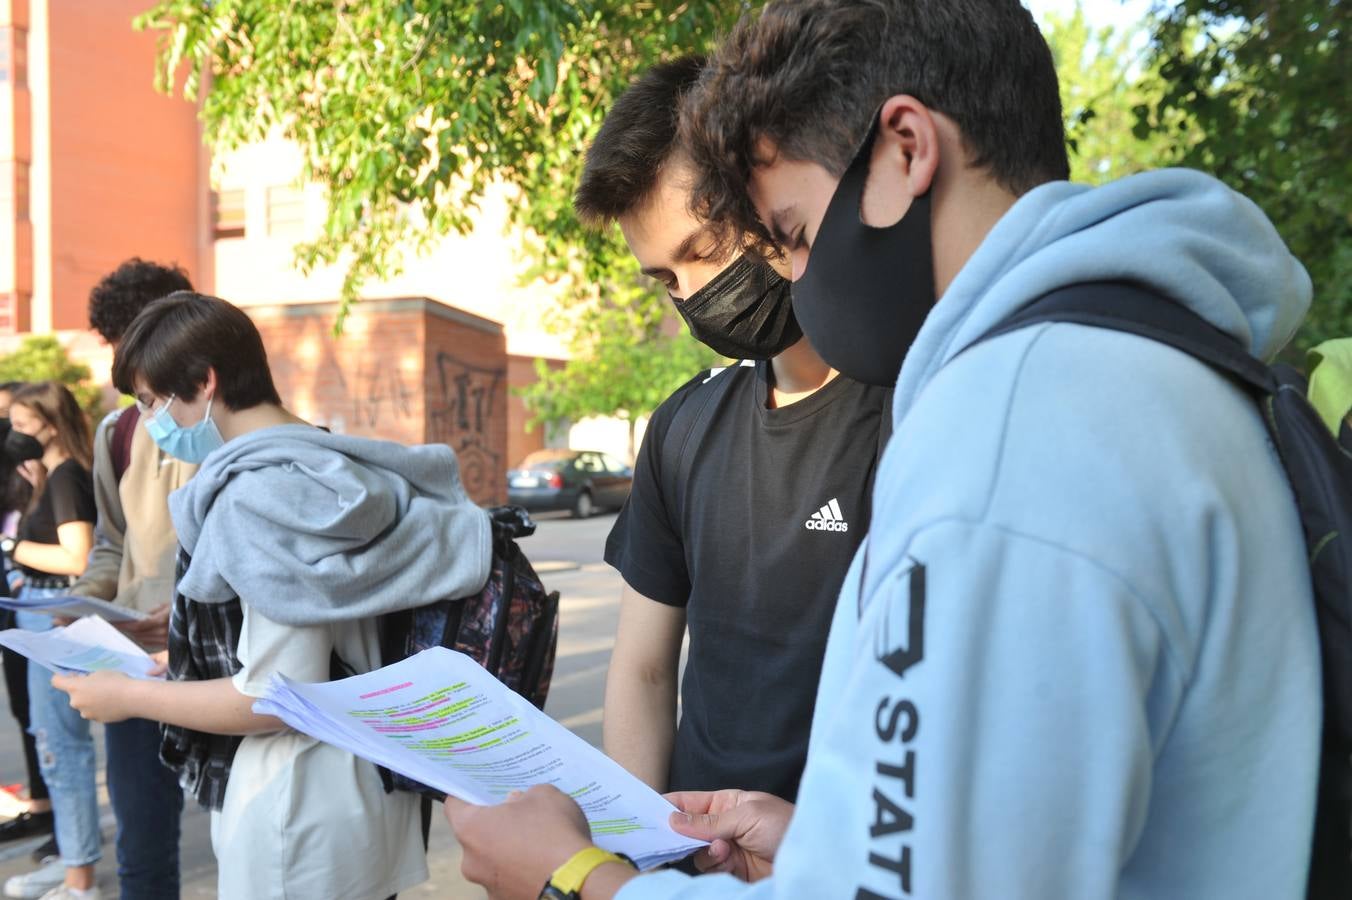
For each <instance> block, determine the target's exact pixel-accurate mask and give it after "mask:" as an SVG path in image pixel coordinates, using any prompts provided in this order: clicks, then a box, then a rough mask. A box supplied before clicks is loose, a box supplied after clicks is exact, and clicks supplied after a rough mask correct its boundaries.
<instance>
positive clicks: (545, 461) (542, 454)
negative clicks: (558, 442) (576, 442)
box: [517, 450, 577, 469]
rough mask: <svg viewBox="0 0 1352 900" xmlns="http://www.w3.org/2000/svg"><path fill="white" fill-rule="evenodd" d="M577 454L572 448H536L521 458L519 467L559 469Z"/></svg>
mask: <svg viewBox="0 0 1352 900" xmlns="http://www.w3.org/2000/svg"><path fill="white" fill-rule="evenodd" d="M576 455H577V454H576V453H575V452H574V451H572V450H536V451H535V452H534V453H532V454H530V455H529V456H527V457H526V458H525V459H523V460H521V464H520V465H518V466H517V468H518V469H557V468H558V467H559V466H560V465H561V464H563V463H566V462H568V461H569V460H570V459H572V458H573V457H574V456H576Z"/></svg>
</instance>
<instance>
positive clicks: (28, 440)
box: [4, 428, 43, 464]
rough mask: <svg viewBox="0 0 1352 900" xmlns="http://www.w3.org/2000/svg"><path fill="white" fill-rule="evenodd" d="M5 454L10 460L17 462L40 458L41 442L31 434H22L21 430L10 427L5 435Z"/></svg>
mask: <svg viewBox="0 0 1352 900" xmlns="http://www.w3.org/2000/svg"><path fill="white" fill-rule="evenodd" d="M4 450H5V456H8V457H9V459H10V461H11V462H13V463H15V464H18V463H22V462H27V461H28V460H30V459H42V453H43V447H42V442H41V441H39V440H38V439H37V438H35V437H33V436H32V435H31V434H24V433H23V432H22V431H15V430H14V429H13V428H11V429H10V431H9V434H7V435H5V443H4Z"/></svg>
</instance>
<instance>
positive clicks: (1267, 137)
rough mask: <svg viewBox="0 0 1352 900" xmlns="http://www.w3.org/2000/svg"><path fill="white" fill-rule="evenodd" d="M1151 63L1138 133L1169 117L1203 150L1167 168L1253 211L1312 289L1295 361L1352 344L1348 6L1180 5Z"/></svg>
mask: <svg viewBox="0 0 1352 900" xmlns="http://www.w3.org/2000/svg"><path fill="white" fill-rule="evenodd" d="M1158 12H1159V15H1160V17H1159V19H1158V23H1157V26H1156V27H1155V29H1154V31H1153V35H1152V45H1151V53H1152V59H1153V60H1154V62H1155V64H1156V65H1158V67H1159V72H1160V75H1161V77H1162V78H1163V79H1164V84H1165V91H1164V92H1163V93H1162V94H1161V95H1160V96H1159V97H1158V98H1156V99H1155V100H1154V101H1153V102H1151V103H1148V104H1143V105H1141V106H1138V107H1137V108H1136V109H1135V110H1134V113H1135V116H1136V119H1137V123H1136V130H1137V132H1138V133H1142V134H1143V133H1147V132H1148V133H1152V134H1157V135H1165V134H1166V133H1167V132H1168V131H1169V130H1170V129H1171V127H1172V125H1173V122H1172V121H1171V117H1176V116H1180V115H1181V116H1185V117H1187V118H1188V119H1190V120H1191V121H1193V122H1195V123H1196V133H1197V134H1198V135H1199V139H1198V140H1196V141H1195V142H1191V143H1183V144H1179V145H1175V146H1174V147H1173V150H1174V152H1173V153H1172V154H1170V156H1169V157H1168V159H1167V160H1161V162H1162V163H1163V162H1174V163H1177V164H1181V165H1188V166H1194V167H1197V168H1200V169H1202V170H1204V171H1209V172H1212V173H1213V174H1215V175H1216V176H1217V177H1219V178H1221V179H1222V180H1223V181H1225V182H1226V183H1227V184H1229V185H1230V186H1231V187H1233V188H1235V189H1236V190H1238V191H1240V192H1242V193H1244V194H1245V195H1247V196H1248V197H1249V198H1251V199H1252V200H1254V201H1255V202H1256V203H1257V204H1258V205H1259V206H1260V207H1262V208H1263V210H1264V211H1265V212H1266V213H1267V214H1268V216H1269V217H1270V218H1271V219H1272V220H1273V222H1274V223H1275V224H1276V226H1277V230H1278V231H1279V232H1281V235H1282V237H1283V238H1284V239H1285V240H1286V242H1287V244H1288V246H1290V248H1291V251H1292V252H1293V253H1295V255H1296V256H1297V257H1299V258H1300V259H1301V261H1302V262H1304V263H1305V266H1306V268H1307V269H1308V270H1309V272H1310V276H1311V278H1312V279H1313V280H1314V288H1315V303H1314V306H1313V308H1312V309H1311V311H1310V316H1309V318H1308V319H1307V320H1306V323H1305V326H1304V327H1303V328H1302V330H1301V332H1300V334H1299V335H1297V338H1296V341H1295V342H1294V343H1293V346H1292V348H1291V350H1292V352H1291V354H1290V355H1291V357H1292V358H1293V359H1295V360H1299V359H1300V358H1301V356H1302V355H1303V352H1304V350H1305V349H1306V348H1308V347H1310V346H1312V345H1313V344H1316V343H1319V342H1320V341H1322V340H1324V339H1326V338H1330V337H1336V336H1341V335H1346V334H1349V333H1352V155H1349V154H1348V152H1347V150H1348V147H1352V109H1349V106H1348V102H1347V96H1348V95H1347V90H1348V84H1349V83H1352V63H1349V59H1350V58H1352V57H1349V50H1350V49H1352V48H1349V47H1348V40H1349V34H1350V33H1352V4H1349V3H1348V2H1346V0H1281V2H1280V3H1276V2H1272V0H1181V2H1178V3H1177V4H1176V5H1172V6H1169V7H1166V8H1163V9H1160V10H1158Z"/></svg>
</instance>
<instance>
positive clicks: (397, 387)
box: [335, 361, 416, 428]
mask: <svg viewBox="0 0 1352 900" xmlns="http://www.w3.org/2000/svg"><path fill="white" fill-rule="evenodd" d="M335 372H336V374H337V375H338V382H339V383H340V384H341V385H342V388H343V393H344V394H345V395H346V396H348V397H349V398H350V399H351V402H352V421H353V422H354V423H355V424H356V426H357V427H359V428H379V427H380V426H381V424H382V423H384V424H390V423H393V422H397V421H400V420H405V419H411V418H413V401H414V399H415V396H416V395H415V394H414V392H413V391H411V390H409V387H408V385H407V383H406V382H405V381H404V373H403V371H402V370H401V369H400V367H399V365H398V364H396V363H380V362H366V361H363V362H361V363H359V364H358V366H357V371H356V374H355V375H354V376H353V379H352V380H353V382H354V383H352V384H349V382H348V378H347V376H346V375H344V373H343V369H342V367H341V366H338V367H336V369H335Z"/></svg>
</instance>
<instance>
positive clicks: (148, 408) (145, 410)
mask: <svg viewBox="0 0 1352 900" xmlns="http://www.w3.org/2000/svg"><path fill="white" fill-rule="evenodd" d="M173 402H174V395H173V394H170V395H169V399H168V400H165V401H164V406H161V407H160V408H159V409H158V410H157V409H155V404H154V403H153V402H152V403H142V402H141V401H140V400H137V401H136V409H137V410H138V411H139V412H140V413H141V415H143V416H154V415H156V414H158V413H161V412H164V410H165V409H167V408H168V407H169V404H170V403H173Z"/></svg>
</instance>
